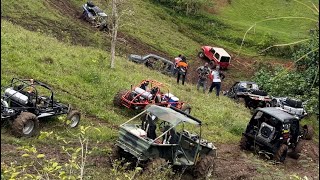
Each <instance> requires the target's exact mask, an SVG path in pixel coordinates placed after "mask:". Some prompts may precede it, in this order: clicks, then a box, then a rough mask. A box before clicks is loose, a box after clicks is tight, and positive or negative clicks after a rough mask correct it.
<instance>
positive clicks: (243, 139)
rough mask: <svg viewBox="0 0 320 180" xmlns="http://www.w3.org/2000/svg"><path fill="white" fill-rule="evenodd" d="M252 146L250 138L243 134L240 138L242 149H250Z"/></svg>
mask: <svg viewBox="0 0 320 180" xmlns="http://www.w3.org/2000/svg"><path fill="white" fill-rule="evenodd" d="M250 147H251V144H250V143H249V140H248V138H247V137H246V136H244V135H242V137H241V139H240V149H242V150H249V149H250Z"/></svg>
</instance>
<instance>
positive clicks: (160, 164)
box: [146, 158, 168, 173]
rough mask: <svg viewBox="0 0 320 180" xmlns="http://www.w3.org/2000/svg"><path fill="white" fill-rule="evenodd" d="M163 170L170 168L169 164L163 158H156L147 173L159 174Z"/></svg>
mask: <svg viewBox="0 0 320 180" xmlns="http://www.w3.org/2000/svg"><path fill="white" fill-rule="evenodd" d="M163 168H168V162H167V161H166V160H165V159H163V158H156V159H153V160H151V161H150V162H149V163H148V164H147V166H146V171H147V172H149V173H153V172H158V171H160V170H162V169H163Z"/></svg>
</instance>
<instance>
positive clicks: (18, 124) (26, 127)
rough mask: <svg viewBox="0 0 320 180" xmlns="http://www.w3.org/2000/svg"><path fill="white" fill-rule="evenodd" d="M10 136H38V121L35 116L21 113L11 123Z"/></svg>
mask: <svg viewBox="0 0 320 180" xmlns="http://www.w3.org/2000/svg"><path fill="white" fill-rule="evenodd" d="M12 134H13V135H14V136H16V137H32V136H37V135H39V120H38V118H37V116H36V115H35V114H32V113H30V112H21V113H20V115H19V116H18V117H17V118H16V119H15V120H14V121H13V123H12Z"/></svg>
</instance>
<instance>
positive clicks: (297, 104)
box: [285, 98, 303, 108]
mask: <svg viewBox="0 0 320 180" xmlns="http://www.w3.org/2000/svg"><path fill="white" fill-rule="evenodd" d="M285 103H286V104H287V105H289V106H290V107H294V108H303V106H302V101H300V100H296V99H290V98H287V99H286V100H285Z"/></svg>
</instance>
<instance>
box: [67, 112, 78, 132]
mask: <svg viewBox="0 0 320 180" xmlns="http://www.w3.org/2000/svg"><path fill="white" fill-rule="evenodd" d="M80 119H81V113H80V112H79V111H78V110H71V111H69V113H68V115H67V120H69V121H70V123H69V122H68V123H66V124H67V125H68V126H70V127H71V128H75V127H77V126H78V125H79V123H80Z"/></svg>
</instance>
